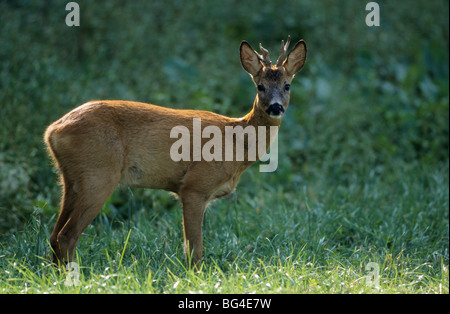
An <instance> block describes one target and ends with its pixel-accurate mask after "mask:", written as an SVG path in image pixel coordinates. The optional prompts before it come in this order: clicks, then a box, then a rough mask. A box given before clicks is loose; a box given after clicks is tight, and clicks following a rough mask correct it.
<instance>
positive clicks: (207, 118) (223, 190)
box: [44, 41, 306, 265]
mask: <svg viewBox="0 0 450 314" xmlns="http://www.w3.org/2000/svg"><path fill="white" fill-rule="evenodd" d="M299 43H301V45H299ZM299 43H298V44H297V46H299V47H300V48H297V49H295V48H294V50H293V51H292V52H291V53H290V55H289V56H288V57H287V58H286V61H285V62H284V63H283V66H282V67H274V66H272V67H271V68H266V67H264V65H263V64H262V63H261V62H260V61H259V60H257V59H256V55H255V53H254V51H253V49H252V48H251V46H250V45H249V44H248V43H246V42H243V43H242V44H241V49H240V51H241V62H242V65H243V67H244V69H245V70H246V71H247V72H249V74H250V75H251V76H252V78H253V81H254V83H255V84H256V85H258V84H266V85H267V88H268V91H270V93H272V94H273V93H278V94H281V92H280V91H279V90H280V89H283V86H284V85H285V84H286V83H290V82H291V80H292V78H293V76H294V74H295V73H296V72H297V71H299V70H300V69H301V67H302V66H303V63H304V59H305V56H306V46H305V45H304V42H303V41H300V42H299ZM297 46H296V47H297ZM299 56H301V57H302V58H303V61H302V62H301V64H300V66H299V64H298V62H296V60H298V58H299ZM294 61H295V62H294ZM249 64H251V66H249ZM291 64H294V65H291ZM265 73H267V75H265ZM287 73H293V74H291V75H288V74H287ZM274 78H277V79H276V80H274ZM270 93H268V94H270ZM288 103H289V93H287V94H285V95H284V97H283V104H282V105H283V106H284V107H287V105H288ZM267 106H268V103H267V99H265V96H264V95H260V94H258V95H257V96H256V99H255V102H254V104H253V108H252V110H251V111H250V113H248V114H247V115H246V116H244V117H243V118H229V117H225V116H221V115H218V114H215V113H212V112H207V111H198V110H176V109H170V108H164V107H159V106H155V105H151V104H145V103H139V102H131V101H120V100H107V101H93V102H89V103H86V104H84V105H81V106H79V107H78V108H75V109H74V110H72V111H71V112H69V113H68V114H66V115H65V116H63V117H62V118H61V119H59V120H57V121H56V122H54V123H53V124H51V125H50V126H49V127H48V128H47V131H46V132H45V135H44V138H45V142H46V144H47V147H48V150H49V152H50V154H51V156H52V158H53V159H54V161H55V165H56V167H57V168H58V169H59V170H60V172H61V183H62V186H63V192H62V201H61V212H60V215H59V217H58V220H57V222H56V225H55V228H54V230H53V232H52V234H51V237H50V243H51V246H52V249H53V252H54V262H55V263H58V262H64V261H71V260H72V258H73V254H74V249H75V247H76V244H77V242H78V239H79V237H80V235H81V233H82V232H83V230H84V229H85V228H86V227H87V226H88V225H89V224H90V223H91V222H92V220H93V219H94V218H95V216H96V215H97V214H98V213H99V211H100V210H101V208H102V206H103V204H104V203H105V201H106V200H107V199H108V197H109V196H110V195H111V193H112V192H113V191H114V189H115V188H116V186H117V185H118V184H122V185H126V186H132V187H143V188H151V189H163V190H167V191H170V192H173V193H175V194H177V195H178V196H179V198H180V199H181V203H182V209H183V228H184V237H185V253H186V258H187V260H188V261H189V260H191V259H190V258H189V257H191V258H192V262H193V265H197V263H198V262H199V261H200V259H201V255H202V246H203V245H202V222H203V214H204V212H205V209H206V206H207V204H208V202H209V201H211V200H213V199H215V198H218V197H222V196H225V195H227V194H229V193H231V192H232V191H233V190H234V188H235V187H236V184H237V183H238V180H239V177H240V176H241V174H242V173H243V171H244V170H245V169H246V168H247V167H249V166H250V165H251V164H252V163H253V162H252V161H242V162H238V161H223V162H218V161H212V162H206V161H203V160H202V161H189V162H188V161H179V162H175V161H173V160H172V159H171V158H170V147H171V146H172V144H173V143H174V142H175V141H176V140H177V139H175V138H170V136H169V134H170V131H171V129H172V128H173V127H174V126H177V125H183V126H186V127H187V128H188V129H189V130H190V132H191V133H190V134H191V136H192V133H193V132H192V119H193V118H201V123H202V128H204V127H205V126H208V125H215V126H218V127H219V128H220V129H221V130H222V131H223V130H224V128H225V126H227V125H232V126H236V125H241V126H243V127H245V126H247V125H253V126H269V125H277V126H278V125H279V124H280V122H281V119H273V118H272V117H270V116H269V115H268V114H267V113H266V112H265V109H266V108H267ZM267 130H268V128H267ZM223 133H224V132H222V134H223ZM266 138H267V141H268V139H269V136H268V135H267V136H266ZM224 142H225V141H223V142H222V143H224ZM191 143H192V140H191ZM268 144H270V143H268ZM266 147H267V148H268V147H269V145H267V146H266ZM222 151H225V149H224V148H223V149H222ZM191 153H192V152H191ZM191 160H192V158H191Z"/></svg>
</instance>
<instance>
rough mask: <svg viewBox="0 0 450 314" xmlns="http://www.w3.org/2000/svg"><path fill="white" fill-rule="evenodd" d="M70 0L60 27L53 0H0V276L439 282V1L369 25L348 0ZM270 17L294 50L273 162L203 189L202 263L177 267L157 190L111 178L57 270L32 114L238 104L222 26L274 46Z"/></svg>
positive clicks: (17, 285) (175, 289)
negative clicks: (230, 190) (70, 259)
mask: <svg viewBox="0 0 450 314" xmlns="http://www.w3.org/2000/svg"><path fill="white" fill-rule="evenodd" d="M77 2H78V3H79V4H80V10H81V26H80V27H72V28H69V27H67V26H66V25H65V23H64V19H65V15H66V14H67V12H66V11H65V10H64V8H65V5H66V3H67V1H61V0H48V1H45V2H43V1H35V0H16V1H0V15H1V19H0V20H1V21H2V25H1V26H2V27H0V40H1V45H0V293H66V292H76V293H77V292H80V293H97V292H102V293H110V292H111V293H133V292H150V293H191V292H193V293H200V292H203V293H253V292H255V293H266V292H267V293H449V272H448V268H449V118H448V117H449V71H448V69H449V50H448V42H449V20H448V14H447V13H446V12H448V6H449V2H448V1H446V0H435V1H427V0H415V1H414V5H411V1H408V0H398V1H395V2H392V1H385V0H379V1H377V2H378V3H379V4H380V12H381V17H380V18H381V26H380V27H376V28H369V27H367V26H366V25H365V22H364V19H365V16H366V14H367V13H368V12H367V11H365V5H366V2H361V1H360V0H347V1H330V0H328V1H291V0H286V1H284V2H283V5H280V2H278V1H272V0H260V1H259V2H258V5H255V3H254V2H253V1H241V2H239V10H236V5H235V3H234V4H228V2H227V3H226V4H225V2H224V1H219V0H217V1H216V0H205V1H180V0H166V1H164V4H162V3H163V2H161V1H146V0H142V1H139V0H134V1H128V2H126V3H125V2H123V1H119V0H110V1H108V2H107V3H106V2H105V3H100V2H96V1H85V0H79V1H77ZM230 3H231V2H230ZM118 8H120V9H118ZM168 8H170V9H168ZM18 34H20V36H19V35H18ZM288 34H290V35H291V37H292V39H293V41H296V40H298V39H301V38H303V39H304V40H305V41H306V43H307V45H308V59H307V63H306V65H305V67H304V69H302V71H301V72H300V73H299V74H298V75H297V76H296V77H295V79H294V81H293V82H292V87H291V89H292V91H291V104H290V106H289V108H288V110H287V112H286V116H285V118H284V119H283V123H282V126H281V128H280V135H279V165H278V169H277V170H276V171H275V172H274V173H259V172H258V166H257V165H254V166H252V167H251V168H250V169H249V170H248V171H246V172H245V173H244V174H243V176H242V178H241V181H240V183H239V185H238V188H237V191H236V193H235V194H233V195H231V196H230V197H228V198H225V199H221V200H218V201H216V202H215V203H213V204H212V205H211V206H210V207H209V208H208V210H207V212H206V215H205V223H204V228H203V231H204V261H203V264H202V271H201V272H197V273H195V272H192V271H189V270H186V269H185V264H184V255H183V233H182V228H181V221H182V215H181V210H180V208H179V204H178V201H177V200H176V199H174V198H173V197H172V196H171V195H170V194H168V193H165V192H161V191H149V190H138V189H119V190H117V191H116V192H115V193H114V194H113V195H112V197H110V199H109V200H108V201H107V202H106V204H105V206H104V208H103V210H102V212H101V213H100V214H99V215H98V217H97V218H96V219H95V220H94V222H93V223H92V224H91V225H90V226H89V227H88V228H87V229H86V230H85V232H84V234H83V236H82V237H81V239H80V242H79V245H78V248H77V259H76V261H77V263H78V265H79V267H80V278H79V279H80V285H78V286H66V285H65V282H66V280H67V279H68V274H67V273H64V272H63V273H60V272H59V271H58V270H56V269H55V268H54V267H53V266H52V265H51V264H50V261H49V260H50V258H49V257H50V255H51V252H50V248H49V243H48V238H49V235H50V233H51V230H52V228H53V226H54V224H55V221H56V217H57V215H58V210H59V207H58V204H59V201H60V187H59V186H58V184H57V175H56V173H55V171H54V169H53V168H52V165H51V163H50V161H49V158H48V156H47V153H46V150H45V147H44V145H43V141H42V134H43V133H44V131H45V128H46V127H47V126H48V125H49V124H50V123H51V122H53V121H55V120H56V119H58V118H60V117H61V116H62V115H63V114H65V113H67V112H68V111H69V110H71V109H73V108H74V107H75V106H77V105H80V104H82V103H83V102H86V101H89V100H93V99H127V100H135V101H143V102H151V103H155V104H158V105H162V106H167V107H174V108H189V109H202V110H211V111H214V112H217V113H220V114H224V115H227V116H233V117H238V116H242V115H244V114H245V113H247V112H248V111H249V110H250V108H251V105H252V102H253V99H254V97H255V88H254V86H253V85H252V83H251V79H250V78H249V77H248V75H247V74H246V73H245V72H244V71H243V70H242V68H241V66H240V64H239V54H238V48H239V44H240V42H241V40H243V39H245V40H247V41H249V42H250V43H251V44H252V45H253V47H257V45H258V43H259V42H261V43H262V44H263V45H264V47H266V48H268V49H269V50H270V51H271V52H272V53H271V55H272V59H273V60H275V59H276V55H277V53H276V52H278V51H279V44H280V40H281V39H283V38H284V39H285V38H286V37H287V35H288ZM373 263H375V264H373ZM371 265H372V266H373V265H378V267H379V287H372V286H370V285H368V284H367V282H366V277H367V276H370V275H371V270H370V269H371V268H370V267H368V266H371ZM366 267H368V268H367V269H368V270H366ZM70 278H71V277H70Z"/></svg>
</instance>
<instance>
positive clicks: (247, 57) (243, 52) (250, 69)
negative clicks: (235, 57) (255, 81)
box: [239, 40, 263, 77]
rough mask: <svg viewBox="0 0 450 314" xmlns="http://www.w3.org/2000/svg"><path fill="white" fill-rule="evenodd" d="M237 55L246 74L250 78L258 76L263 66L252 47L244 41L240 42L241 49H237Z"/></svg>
mask: <svg viewBox="0 0 450 314" xmlns="http://www.w3.org/2000/svg"><path fill="white" fill-rule="evenodd" d="M239 54H240V57H241V64H242V67H243V68H244V70H245V71H247V73H249V74H250V75H251V76H252V77H256V76H258V74H259V72H260V71H261V69H262V68H263V64H262V63H261V61H259V58H258V55H257V54H256V52H255V50H253V48H252V46H250V44H249V43H248V42H246V41H245V40H244V41H242V42H241V47H240V49H239Z"/></svg>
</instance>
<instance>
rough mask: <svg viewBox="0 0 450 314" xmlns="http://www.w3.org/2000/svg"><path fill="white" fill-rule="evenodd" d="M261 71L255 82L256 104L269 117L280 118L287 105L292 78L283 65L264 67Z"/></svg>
mask: <svg viewBox="0 0 450 314" xmlns="http://www.w3.org/2000/svg"><path fill="white" fill-rule="evenodd" d="M261 72H262V73H261V75H260V79H259V81H258V82H255V85H256V88H257V90H258V100H259V101H258V102H257V105H258V106H260V109H262V110H264V111H265V112H266V113H267V114H268V115H269V116H270V117H271V118H274V119H281V117H282V116H283V114H284V112H285V111H286V108H287V106H288V105H289V98H290V97H289V96H290V90H291V81H292V78H291V77H290V76H288V75H287V73H286V70H285V69H284V68H283V67H280V68H269V67H264V68H263V69H262V70H261Z"/></svg>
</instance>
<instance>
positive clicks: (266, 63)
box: [240, 38, 306, 119]
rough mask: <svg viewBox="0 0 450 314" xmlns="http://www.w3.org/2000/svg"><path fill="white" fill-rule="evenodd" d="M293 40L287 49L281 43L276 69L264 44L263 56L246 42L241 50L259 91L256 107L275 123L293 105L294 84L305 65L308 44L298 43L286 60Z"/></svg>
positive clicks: (244, 63) (246, 69) (243, 63)
mask: <svg viewBox="0 0 450 314" xmlns="http://www.w3.org/2000/svg"><path fill="white" fill-rule="evenodd" d="M289 42H290V38H288V40H287V43H286V45H285V44H284V41H282V42H281V53H280V56H279V57H278V60H277V63H276V65H272V62H271V61H270V58H269V52H268V51H267V50H266V49H264V48H263V47H262V46H261V44H260V45H259V46H260V49H261V51H262V55H260V54H258V53H257V52H256V51H255V50H253V48H252V47H251V46H250V44H249V43H247V42H246V41H243V42H242V43H241V47H240V57H241V64H242V67H243V68H244V70H245V71H247V72H248V73H249V74H250V76H251V77H252V79H253V82H254V83H255V86H256V88H257V90H258V92H257V93H258V94H257V102H256V106H258V107H259V108H258V109H261V110H263V111H264V112H265V113H266V114H267V115H268V116H269V117H270V118H272V119H281V117H282V116H283V114H284V112H285V111H286V108H287V106H288V104H289V98H290V89H291V81H292V79H293V78H294V76H295V74H296V73H297V72H298V71H300V69H301V68H302V67H303V65H304V64H305V60H306V44H305V42H304V41H303V40H300V41H299V42H297V44H296V45H295V47H294V48H293V49H292V51H291V52H290V53H289V55H288V56H287V57H286V53H287V49H288V47H289Z"/></svg>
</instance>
